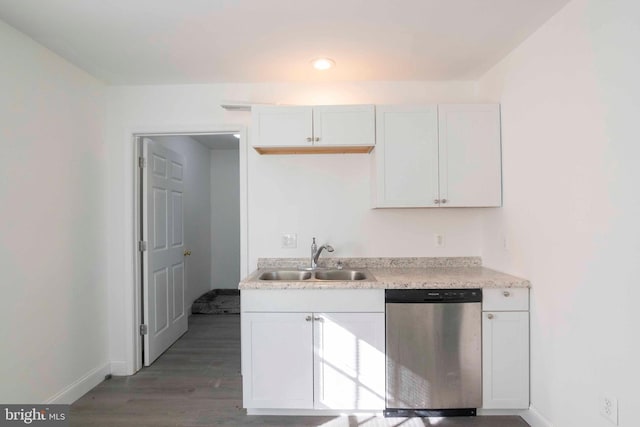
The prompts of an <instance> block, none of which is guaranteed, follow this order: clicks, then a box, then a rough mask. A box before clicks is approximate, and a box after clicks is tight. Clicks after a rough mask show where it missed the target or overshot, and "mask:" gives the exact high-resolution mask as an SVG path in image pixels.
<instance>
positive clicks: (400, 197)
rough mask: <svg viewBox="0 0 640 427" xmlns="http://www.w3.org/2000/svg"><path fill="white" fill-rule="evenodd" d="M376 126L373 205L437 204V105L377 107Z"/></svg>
mask: <svg viewBox="0 0 640 427" xmlns="http://www.w3.org/2000/svg"><path fill="white" fill-rule="evenodd" d="M376 126H377V129H376V142H377V145H376V149H375V152H374V158H375V161H374V164H373V170H374V177H373V182H374V183H375V188H374V189H373V191H374V205H375V206H376V207H424V206H437V199H439V198H440V196H439V190H438V108H437V107H436V106H435V105H426V106H401V105H389V106H378V107H377V110H376Z"/></svg>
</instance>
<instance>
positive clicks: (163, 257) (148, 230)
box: [142, 138, 188, 366]
mask: <svg viewBox="0 0 640 427" xmlns="http://www.w3.org/2000/svg"><path fill="white" fill-rule="evenodd" d="M143 151H144V158H145V159H147V166H146V168H145V169H144V173H143V174H142V175H143V180H142V181H143V197H142V200H143V207H142V212H143V215H142V218H143V224H142V228H143V239H144V240H145V241H146V242H147V250H146V251H144V252H143V265H144V267H143V268H144V272H143V281H142V282H143V298H142V299H143V310H144V316H143V317H144V323H145V324H146V325H147V334H146V335H144V364H145V366H149V365H150V364H151V363H153V361H154V360H156V359H157V358H158V356H160V355H161V354H162V353H163V352H164V351H165V350H166V349H167V348H169V346H171V344H173V343H174V342H175V341H176V340H177V339H178V338H179V337H180V336H181V335H182V334H184V333H185V332H186V331H187V327H188V325H187V318H188V316H187V314H186V310H185V286H186V270H185V262H184V244H185V242H184V181H183V175H184V167H185V165H184V160H183V158H182V156H181V155H180V154H178V153H176V152H174V151H171V150H169V149H167V148H165V147H162V146H161V145H159V144H158V143H156V142H154V141H152V140H151V139H149V138H145V139H144V140H143Z"/></svg>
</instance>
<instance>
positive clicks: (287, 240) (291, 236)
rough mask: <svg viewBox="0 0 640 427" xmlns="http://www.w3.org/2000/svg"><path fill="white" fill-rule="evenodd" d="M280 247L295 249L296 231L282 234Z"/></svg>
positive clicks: (296, 244)
mask: <svg viewBox="0 0 640 427" xmlns="http://www.w3.org/2000/svg"><path fill="white" fill-rule="evenodd" d="M282 247H283V248H284V249H295V248H297V247H298V235H297V234H296V233H285V234H283V235H282Z"/></svg>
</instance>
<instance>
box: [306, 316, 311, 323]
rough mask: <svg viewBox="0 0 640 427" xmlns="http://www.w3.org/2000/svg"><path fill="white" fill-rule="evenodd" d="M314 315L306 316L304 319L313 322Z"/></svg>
mask: <svg viewBox="0 0 640 427" xmlns="http://www.w3.org/2000/svg"><path fill="white" fill-rule="evenodd" d="M311 319H312V317H311V316H307V317H305V318H304V320H306V321H307V322H311Z"/></svg>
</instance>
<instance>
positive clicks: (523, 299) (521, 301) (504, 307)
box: [482, 288, 529, 311]
mask: <svg viewBox="0 0 640 427" xmlns="http://www.w3.org/2000/svg"><path fill="white" fill-rule="evenodd" d="M527 310H529V289H528V288H498V289H483V290H482V311H527Z"/></svg>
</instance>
